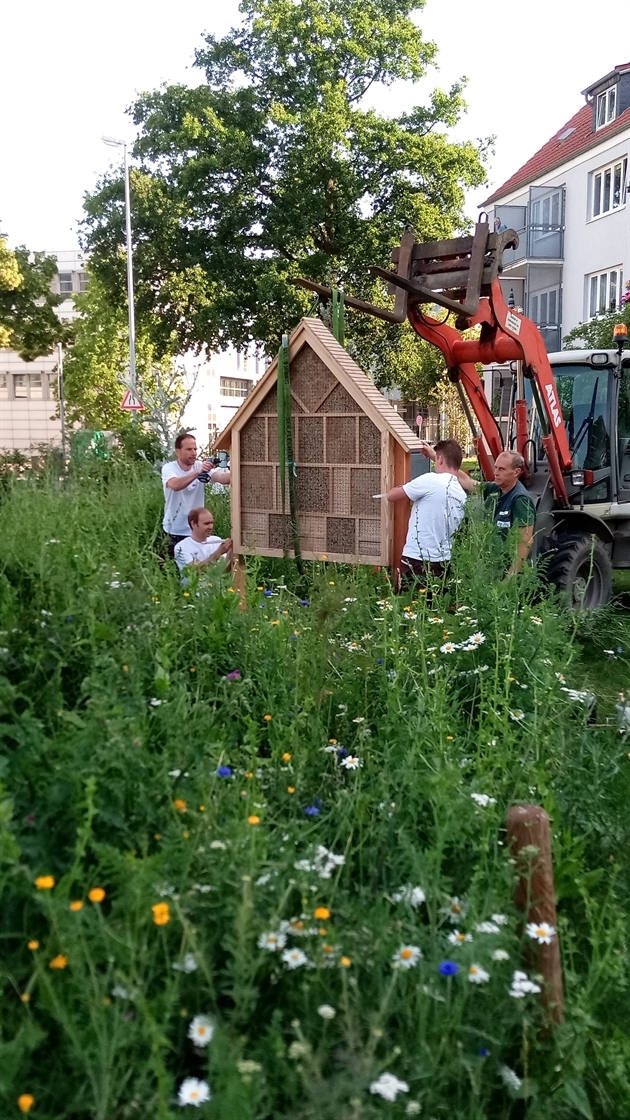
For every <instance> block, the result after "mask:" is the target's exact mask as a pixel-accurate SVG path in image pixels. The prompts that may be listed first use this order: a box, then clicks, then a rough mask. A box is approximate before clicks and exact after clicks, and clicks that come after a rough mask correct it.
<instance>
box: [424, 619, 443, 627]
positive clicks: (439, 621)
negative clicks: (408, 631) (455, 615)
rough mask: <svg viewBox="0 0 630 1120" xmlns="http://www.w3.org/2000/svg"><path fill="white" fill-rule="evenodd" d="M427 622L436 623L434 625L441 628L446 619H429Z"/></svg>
mask: <svg viewBox="0 0 630 1120" xmlns="http://www.w3.org/2000/svg"><path fill="white" fill-rule="evenodd" d="M427 622H432V623H434V624H435V625H436V626H439V624H440V623H441V622H444V619H443V618H428V619H427Z"/></svg>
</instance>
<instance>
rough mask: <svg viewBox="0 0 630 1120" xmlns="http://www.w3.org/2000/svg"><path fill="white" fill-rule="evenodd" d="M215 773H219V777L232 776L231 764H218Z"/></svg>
mask: <svg viewBox="0 0 630 1120" xmlns="http://www.w3.org/2000/svg"><path fill="white" fill-rule="evenodd" d="M217 774H218V775H219V777H220V778H231V777H232V767H231V766H219V767H217Z"/></svg>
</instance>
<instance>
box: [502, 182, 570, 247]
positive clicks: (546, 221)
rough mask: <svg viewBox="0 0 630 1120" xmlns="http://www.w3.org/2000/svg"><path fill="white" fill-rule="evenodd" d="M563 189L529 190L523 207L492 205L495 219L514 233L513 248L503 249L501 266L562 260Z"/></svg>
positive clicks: (532, 188) (536, 188)
mask: <svg viewBox="0 0 630 1120" xmlns="http://www.w3.org/2000/svg"><path fill="white" fill-rule="evenodd" d="M564 200H565V190H564V187H530V188H529V200H528V203H527V205H526V206H496V207H495V211H494V216H495V220H496V219H498V220H499V222H500V224H501V226H504V227H506V228H508V229H509V228H511V229H515V230H516V232H517V233H518V238H519V244H518V248H517V249H507V250H506V251H505V252H504V254H503V264H504V265H510V264H516V262H517V261H522V260H527V259H533V260H554V261H557V260H562V259H563V258H564Z"/></svg>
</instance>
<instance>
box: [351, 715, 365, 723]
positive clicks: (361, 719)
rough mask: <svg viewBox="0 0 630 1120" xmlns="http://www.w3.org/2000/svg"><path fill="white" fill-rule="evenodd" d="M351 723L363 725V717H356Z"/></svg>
mask: <svg viewBox="0 0 630 1120" xmlns="http://www.w3.org/2000/svg"><path fill="white" fill-rule="evenodd" d="M352 722H353V723H365V716H357V717H356V719H353V721H352Z"/></svg>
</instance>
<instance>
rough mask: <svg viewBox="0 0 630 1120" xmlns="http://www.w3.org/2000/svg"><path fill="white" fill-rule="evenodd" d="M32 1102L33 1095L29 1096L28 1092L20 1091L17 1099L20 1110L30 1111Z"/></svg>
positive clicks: (33, 1100)
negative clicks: (20, 1093)
mask: <svg viewBox="0 0 630 1120" xmlns="http://www.w3.org/2000/svg"><path fill="white" fill-rule="evenodd" d="M34 1104H35V1097H33V1096H31V1094H30V1093H22V1095H21V1096H19V1097H18V1099H17V1106H18V1108H19V1110H20V1112H30V1111H31V1109H32V1107H33V1105H34Z"/></svg>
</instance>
